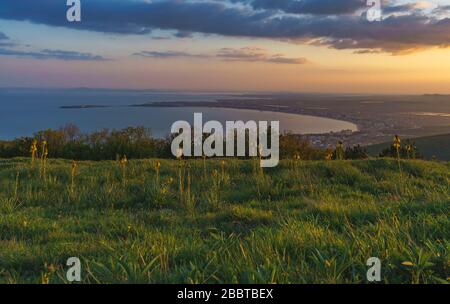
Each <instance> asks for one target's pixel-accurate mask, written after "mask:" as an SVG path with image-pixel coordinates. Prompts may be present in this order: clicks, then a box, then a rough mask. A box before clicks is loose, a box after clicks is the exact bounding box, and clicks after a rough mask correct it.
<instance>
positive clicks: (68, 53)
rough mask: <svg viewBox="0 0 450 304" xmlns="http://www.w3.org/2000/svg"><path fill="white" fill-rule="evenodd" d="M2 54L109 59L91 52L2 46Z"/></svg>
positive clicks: (0, 54)
mask: <svg viewBox="0 0 450 304" xmlns="http://www.w3.org/2000/svg"><path fill="white" fill-rule="evenodd" d="M0 56H13V57H19V58H32V59H39V60H45V59H55V60H64V61H103V60H107V59H105V58H104V57H102V56H99V55H92V54H90V53H79V52H74V51H61V50H48V49H45V50H41V51H21V50H12V49H5V48H0Z"/></svg>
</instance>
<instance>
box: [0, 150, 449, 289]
mask: <svg viewBox="0 0 450 304" xmlns="http://www.w3.org/2000/svg"><path fill="white" fill-rule="evenodd" d="M159 162H160V163H159ZM158 164H160V166H159V165H158ZM43 169H44V168H43V167H41V164H40V163H39V162H36V163H35V164H34V166H32V165H31V162H30V160H29V159H13V160H0V283H47V282H48V283H64V282H66V278H65V270H66V269H67V266H66V265H65V263H66V260H67V259H68V258H69V257H72V256H75V257H79V258H80V259H81V262H82V282H83V283H125V282H131V283H366V282H367V281H366V272H367V269H368V267H367V266H366V261H367V259H368V258H369V257H378V258H380V259H381V262H382V280H383V282H385V283H445V282H447V281H448V280H449V278H448V277H449V276H450V275H449V274H450V272H449V266H450V265H449V264H450V261H449V249H450V240H449V237H450V220H449V214H450V192H449V178H450V164H449V163H438V162H425V161H402V162H401V168H400V169H399V165H398V163H397V161H396V160H390V159H376V160H364V161H329V162H326V161H318V162H312V161H311V162H300V161H297V162H294V161H282V162H281V164H280V166H279V167H277V168H275V169H271V170H269V169H264V170H261V169H260V168H259V167H258V163H257V162H256V161H254V160H248V161H240V160H229V159H227V160H225V161H223V162H222V161H221V160H207V161H204V160H195V161H188V162H187V163H184V162H179V161H175V160H160V161H158V160H153V159H151V160H131V161H129V162H127V163H124V164H120V163H119V162H112V161H103V162H80V163H78V164H77V166H76V167H72V163H71V162H70V161H64V160H49V161H48V162H47V164H46V166H45V170H43ZM44 171H45V172H44Z"/></svg>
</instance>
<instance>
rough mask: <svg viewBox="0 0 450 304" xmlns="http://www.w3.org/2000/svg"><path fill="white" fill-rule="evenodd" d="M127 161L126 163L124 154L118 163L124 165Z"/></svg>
mask: <svg viewBox="0 0 450 304" xmlns="http://www.w3.org/2000/svg"><path fill="white" fill-rule="evenodd" d="M127 163H128V159H127V156H126V155H124V156H123V157H122V158H121V159H120V164H121V165H122V166H125V165H126V164H127Z"/></svg>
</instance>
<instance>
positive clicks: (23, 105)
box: [0, 89, 357, 139]
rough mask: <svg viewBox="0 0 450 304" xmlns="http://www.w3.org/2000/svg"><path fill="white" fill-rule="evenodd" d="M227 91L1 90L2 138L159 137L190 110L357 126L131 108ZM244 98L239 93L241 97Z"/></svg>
mask: <svg viewBox="0 0 450 304" xmlns="http://www.w3.org/2000/svg"><path fill="white" fill-rule="evenodd" d="M235 96H236V95H235V94H230V93H187V92H156V91H128V90H87V89H73V90H35V89H26V90H24V89H0V139H12V138H16V137H20V136H29V135H32V134H33V133H34V132H36V131H38V130H43V129H48V128H53V129H57V128H59V127H61V126H64V125H65V124H67V123H73V124H76V125H77V126H78V127H79V128H80V129H81V130H82V131H83V132H91V131H95V130H100V129H103V128H109V129H122V128H126V127H130V126H145V127H148V128H150V129H151V130H152V134H153V135H154V136H157V137H164V136H166V135H168V134H169V132H170V127H171V125H172V123H173V122H175V121H177V120H187V121H190V122H192V121H193V116H194V115H193V114H194V112H201V113H203V120H204V121H207V120H218V121H220V122H222V123H223V124H224V123H225V121H227V120H233V121H235V120H243V121H248V120H256V121H258V120H266V121H272V120H279V121H280V127H281V129H282V131H291V132H293V133H300V134H318V133H327V132H330V131H334V132H338V131H341V130H357V127H356V125H354V124H352V123H349V122H345V121H339V120H334V119H327V118H319V117H313V116H305V115H297V114H286V113H277V112H265V111H256V110H238V109H223V108H216V109H215V108H191V107H187V108H153V107H129V105H133V104H143V103H148V102H176V101H216V100H217V99H226V98H233V97H235ZM240 98H242V97H240ZM79 105H94V106H108V107H104V108H89V109H61V106H79Z"/></svg>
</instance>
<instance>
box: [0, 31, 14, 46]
mask: <svg viewBox="0 0 450 304" xmlns="http://www.w3.org/2000/svg"><path fill="white" fill-rule="evenodd" d="M14 45H16V43H14V42H12V41H11V40H10V39H9V37H8V36H7V35H6V34H5V33H2V32H0V47H11V46H14Z"/></svg>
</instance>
